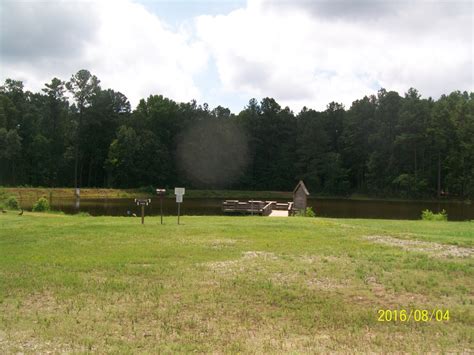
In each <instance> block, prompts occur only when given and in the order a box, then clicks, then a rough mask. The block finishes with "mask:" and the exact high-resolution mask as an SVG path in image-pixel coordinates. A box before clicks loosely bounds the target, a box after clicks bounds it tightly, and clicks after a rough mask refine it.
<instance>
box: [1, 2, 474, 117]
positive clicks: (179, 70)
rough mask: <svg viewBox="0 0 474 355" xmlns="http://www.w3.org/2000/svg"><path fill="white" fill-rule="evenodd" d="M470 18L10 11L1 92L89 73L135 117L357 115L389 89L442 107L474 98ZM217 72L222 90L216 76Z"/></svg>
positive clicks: (113, 7) (428, 10)
mask: <svg viewBox="0 0 474 355" xmlns="http://www.w3.org/2000/svg"><path fill="white" fill-rule="evenodd" d="M170 4H171V3H170ZM170 6H171V5H170ZM472 6H473V5H472V2H471V1H455V0H452V1H429V0H418V1H404V0H399V1H375V0H371V1H365V0H362V1H349V0H334V1H332V0H331V1H329V0H317V1H309V0H307V1H305V0H296V1H274V0H249V1H248V3H247V5H246V6H244V7H242V8H240V9H238V10H234V11H231V12H228V13H227V15H218V16H210V15H208V16H199V17H197V18H196V19H195V21H194V22H193V21H184V22H183V25H182V26H181V27H179V26H178V27H176V26H175V27H169V26H168V25H167V23H171V22H172V21H170V18H166V17H164V15H163V16H162V15H161V14H160V13H156V14H155V13H152V12H150V10H147V9H146V8H145V7H144V6H142V5H140V4H138V3H136V2H134V1H133V0H117V1H107V0H103V1H99V0H97V1H81V0H62V1H61V0H57V1H40V0H38V1H13V0H3V1H0V14H1V15H0V16H1V18H0V48H1V51H0V59H1V63H0V80H4V79H5V78H8V77H10V78H14V79H19V80H23V81H24V82H25V85H26V87H27V88H28V89H30V90H33V91H38V90H40V89H41V88H42V87H43V85H44V83H45V82H49V81H50V80H51V79H52V77H54V76H57V77H60V78H62V79H66V80H67V79H69V78H70V76H71V75H72V74H74V73H75V72H77V70H79V69H83V68H84V69H89V70H90V71H91V72H92V73H93V74H95V75H97V76H98V78H99V79H100V80H101V82H102V86H103V87H104V88H109V87H110V88H112V89H114V90H117V91H121V92H122V93H123V94H125V95H126V96H127V97H129V99H131V101H132V104H134V105H135V104H136V103H137V102H138V100H139V99H140V98H145V97H147V96H148V95H150V94H163V95H164V96H167V97H170V98H172V99H175V100H178V101H188V100H191V99H197V100H199V101H201V102H202V101H210V102H216V100H217V99H216V98H223V99H227V100H229V102H225V101H224V102H218V104H221V105H224V106H226V105H231V108H232V109H234V110H237V109H239V107H235V105H238V103H237V101H236V100H237V99H235V98H242V97H247V98H251V97H257V98H262V97H265V96H270V97H274V98H275V99H276V100H277V101H278V102H279V103H280V104H281V105H282V106H284V105H288V106H290V107H291V108H292V109H293V110H295V111H298V110H299V109H300V108H301V107H302V106H303V105H305V106H308V107H312V108H316V109H324V108H325V106H326V105H327V104H328V103H329V102H330V101H338V102H342V103H344V104H345V105H346V106H349V105H350V104H351V102H352V101H353V100H356V99H359V98H361V97H363V96H364V95H367V94H371V93H374V92H376V91H377V90H378V88H380V87H385V88H386V89H388V90H397V91H399V92H400V93H403V92H404V91H406V90H407V89H408V88H409V87H415V88H417V89H419V90H420V91H421V93H422V94H423V95H425V96H433V97H437V96H439V95H440V94H442V93H449V92H450V91H452V90H458V89H459V90H473V61H472V55H473V44H472V43H473V38H472V36H473V32H474V31H473V14H472ZM176 9H182V5H181V7H179V6H178V7H177V8H176ZM214 13H215V12H214ZM167 16H169V11H168V15H167ZM209 60H212V61H214V63H211V65H208V64H209ZM214 64H215V67H216V68H217V75H218V76H219V82H218V83H219V85H220V87H219V85H217V87H216V85H215V83H216V80H215V76H216V75H215V74H214V73H213V70H212V71H209V68H214ZM207 84H208V85H207ZM230 98H233V99H230ZM239 100H240V99H239ZM231 101H232V102H231ZM232 106H233V107H232Z"/></svg>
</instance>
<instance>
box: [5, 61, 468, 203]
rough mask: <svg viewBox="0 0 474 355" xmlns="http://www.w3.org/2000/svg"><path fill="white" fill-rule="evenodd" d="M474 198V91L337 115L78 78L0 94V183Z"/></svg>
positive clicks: (390, 94) (393, 101) (332, 107)
mask: <svg viewBox="0 0 474 355" xmlns="http://www.w3.org/2000/svg"><path fill="white" fill-rule="evenodd" d="M299 179H303V180H304V181H305V183H306V184H307V186H308V187H309V189H310V191H311V192H312V193H315V194H326V195H337V196H346V195H350V194H353V193H361V194H367V195H370V196H380V197H408V198H426V197H428V198H430V197H441V196H447V197H452V198H471V199H472V198H474V93H472V92H471V93H468V92H460V91H455V92H452V93H450V94H449V95H442V96H441V97H440V98H439V99H438V100H433V99H432V98H427V99H426V98H422V97H421V95H420V93H419V92H418V91H417V90H416V89H413V88H412V89H409V90H408V92H407V93H405V94H404V95H403V96H401V95H400V94H399V93H397V92H395V91H387V90H385V89H381V90H379V91H378V93H377V95H370V96H365V97H363V98H361V99H359V100H356V101H354V102H353V103H352V105H351V106H350V108H348V109H346V108H345V107H344V106H343V105H341V104H338V103H336V102H331V103H329V104H328V106H327V108H326V110H324V111H316V110H313V109H309V108H306V107H304V108H303V109H302V110H301V111H300V112H299V113H297V114H295V113H294V112H292V111H291V110H290V109H289V108H288V107H281V106H280V105H279V104H278V103H277V102H276V101H275V100H274V99H272V98H264V99H262V100H261V101H260V102H258V101H257V100H256V99H251V100H250V101H249V103H248V105H247V106H246V107H245V108H244V109H243V110H242V111H241V112H240V113H238V114H233V113H231V112H230V110H229V109H227V108H225V107H222V106H218V107H216V108H214V109H210V108H209V107H208V105H207V104H203V105H198V104H197V103H196V101H191V102H187V103H178V102H175V101H173V100H171V99H168V98H166V97H163V96H161V95H151V96H149V97H148V98H146V99H142V100H140V102H139V104H138V105H137V107H136V108H135V109H134V110H132V108H131V105H130V103H129V101H128V99H127V97H126V96H125V95H124V94H122V93H120V92H117V91H114V90H112V89H103V88H102V87H101V86H100V81H99V79H97V77H96V76H94V75H92V74H91V73H90V72H89V71H87V70H80V71H79V72H77V73H76V74H74V75H72V77H71V78H70V79H69V80H68V81H63V80H60V79H58V78H53V79H52V80H51V82H50V83H47V84H45V86H44V88H43V89H42V90H41V92H36V93H35V92H30V91H25V90H24V87H23V83H22V82H21V81H17V80H12V79H7V80H6V81H5V83H4V85H3V86H1V87H0V185H4V186H8V185H10V186H12V185H13V186H19V185H31V186H48V187H66V186H77V187H121V188H129V187H142V186H150V185H151V186H155V187H158V186H159V187H173V186H177V185H185V186H187V187H190V188H191V187H194V188H232V189H249V190H285V191H287V190H291V189H292V188H293V187H294V186H295V184H296V182H297V181H298V180H299Z"/></svg>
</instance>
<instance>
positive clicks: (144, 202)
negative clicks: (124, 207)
mask: <svg viewBox="0 0 474 355" xmlns="http://www.w3.org/2000/svg"><path fill="white" fill-rule="evenodd" d="M135 203H136V204H137V206H141V209H142V224H145V206H148V205H149V204H150V203H151V199H149V198H146V199H144V198H136V199H135Z"/></svg>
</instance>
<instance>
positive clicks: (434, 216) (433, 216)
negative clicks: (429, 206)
mask: <svg viewBox="0 0 474 355" xmlns="http://www.w3.org/2000/svg"><path fill="white" fill-rule="evenodd" d="M421 219H422V220H423V221H444V222H446V221H447V220H448V214H447V213H446V211H445V210H442V211H441V212H440V213H433V212H431V211H430V210H424V211H421Z"/></svg>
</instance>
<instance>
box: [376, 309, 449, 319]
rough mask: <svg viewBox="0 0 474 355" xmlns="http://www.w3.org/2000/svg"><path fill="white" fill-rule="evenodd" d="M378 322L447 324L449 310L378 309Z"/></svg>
mask: <svg viewBox="0 0 474 355" xmlns="http://www.w3.org/2000/svg"><path fill="white" fill-rule="evenodd" d="M377 313H378V319H377V321H379V322H431V321H436V322H447V321H449V310H448V309H446V310H443V309H410V310H406V309H393V310H392V309H379V310H378V311H377Z"/></svg>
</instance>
